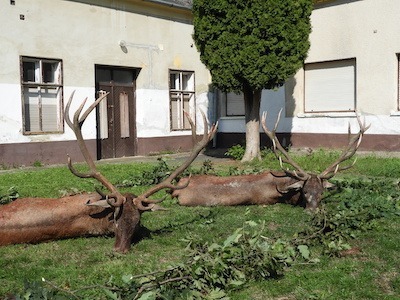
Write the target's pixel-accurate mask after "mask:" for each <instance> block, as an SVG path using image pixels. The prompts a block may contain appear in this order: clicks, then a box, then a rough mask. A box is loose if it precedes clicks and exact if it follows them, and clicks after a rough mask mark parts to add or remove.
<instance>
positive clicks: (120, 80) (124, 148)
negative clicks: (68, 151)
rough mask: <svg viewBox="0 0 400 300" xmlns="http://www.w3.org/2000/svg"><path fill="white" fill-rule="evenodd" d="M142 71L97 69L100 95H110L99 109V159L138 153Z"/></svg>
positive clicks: (103, 67) (102, 67)
mask: <svg viewBox="0 0 400 300" xmlns="http://www.w3.org/2000/svg"><path fill="white" fill-rule="evenodd" d="M139 71H140V69H134V68H121V67H112V66H96V92H97V96H101V95H102V94H104V93H107V92H108V93H109V94H108V96H107V99H105V100H104V101H102V102H101V103H100V104H99V106H98V108H97V128H98V131H97V132H98V134H97V136H98V138H97V152H98V158H99V159H103V158H115V157H123V156H133V155H135V154H136V120H135V119H136V118H135V116H136V111H135V107H136V101H135V90H136V78H137V75H138V73H139Z"/></svg>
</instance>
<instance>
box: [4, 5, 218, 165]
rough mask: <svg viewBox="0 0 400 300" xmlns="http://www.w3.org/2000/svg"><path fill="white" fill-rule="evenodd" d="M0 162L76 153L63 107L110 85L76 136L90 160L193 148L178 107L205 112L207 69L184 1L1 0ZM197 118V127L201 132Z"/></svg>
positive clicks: (75, 105) (61, 157)
mask: <svg viewBox="0 0 400 300" xmlns="http://www.w3.org/2000/svg"><path fill="white" fill-rule="evenodd" d="M1 6H2V7H1V10H0V23H1V24H2V25H3V26H2V28H7V29H4V30H2V31H1V33H0V36H1V40H0V54H1V55H0V60H1V68H0V94H1V95H2V97H1V98H0V103H1V107H2V108H1V111H0V164H4V165H30V164H32V163H34V162H37V161H38V162H41V163H45V164H47V163H60V162H65V161H66V155H67V154H69V155H71V156H72V158H73V159H74V160H78V161H81V160H82V157H81V155H80V153H79V149H78V147H77V145H76V141H75V136H74V134H73V132H72V131H71V130H70V128H69V127H68V126H66V124H65V121H64V116H63V110H64V107H65V105H66V103H67V101H68V99H69V97H70V95H71V94H72V92H73V91H75V95H74V99H73V102H72V105H71V111H75V110H76V109H77V108H78V106H79V105H80V103H81V102H82V101H83V99H85V98H88V104H89V103H91V102H93V101H94V99H95V98H96V97H98V96H100V95H102V94H103V93H106V92H108V93H109V94H108V96H107V99H106V100H105V101H103V102H102V103H101V104H100V105H99V108H98V110H97V111H96V113H92V114H91V115H89V117H88V119H87V121H86V122H85V124H84V126H83V135H84V138H85V140H86V142H87V144H88V146H89V149H90V152H91V154H92V156H93V157H94V158H95V159H96V158H97V159H102V158H113V157H121V156H131V155H141V154H149V153H153V152H162V151H180V150H183V151H184V150H187V149H189V148H190V147H191V141H192V139H191V136H190V135H191V131H190V130H189V125H188V121H187V119H186V118H185V117H184V114H183V111H184V110H186V111H188V112H190V114H191V115H192V117H193V118H194V119H196V115H197V116H198V112H199V110H200V109H201V110H203V111H204V112H205V113H208V114H209V115H210V113H209V111H208V105H209V98H210V99H212V97H210V96H209V95H208V93H209V84H210V81H211V78H210V75H209V72H208V70H207V69H206V68H205V67H204V65H203V64H202V63H201V62H200V58H199V55H198V53H197V51H196V47H195V46H194V45H193V41H192V37H191V35H192V31H193V26H192V16H191V11H190V7H191V4H190V3H188V1H184V0H180V1H179V0H175V1H143V0H125V1H124V0H119V1H106V0H101V1H90V0H82V1H63V0H38V1H28V0H15V1H2V4H1ZM201 126H202V122H199V126H198V128H197V129H198V132H199V133H201V132H202V128H201Z"/></svg>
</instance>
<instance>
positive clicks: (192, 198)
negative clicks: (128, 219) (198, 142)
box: [171, 172, 327, 208]
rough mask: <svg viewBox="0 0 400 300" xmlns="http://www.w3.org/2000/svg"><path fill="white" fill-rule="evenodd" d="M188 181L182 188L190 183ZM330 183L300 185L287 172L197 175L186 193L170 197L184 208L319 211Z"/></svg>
mask: <svg viewBox="0 0 400 300" xmlns="http://www.w3.org/2000/svg"><path fill="white" fill-rule="evenodd" d="M188 180H189V178H188V177H186V178H182V179H181V180H180V181H179V184H183V183H187V181H188ZM326 185H327V183H326V182H325V181H324V180H320V179H319V178H318V177H317V176H311V177H310V178H309V179H308V180H305V181H299V180H297V179H294V178H292V177H290V176H287V175H286V174H285V173H284V172H264V173H261V174H249V175H239V176H227V177H218V176H213V175H198V176H193V177H191V178H190V182H189V185H188V186H187V187H186V188H184V189H175V190H173V191H172V193H171V195H172V197H173V198H178V201H179V204H180V205H183V206H216V205H223V206H232V205H250V204H255V205H270V204H275V203H288V204H292V205H301V206H305V207H306V208H316V207H317V206H318V204H319V202H320V201H321V195H322V192H323V191H324V189H325V187H326Z"/></svg>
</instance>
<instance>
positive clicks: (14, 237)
mask: <svg viewBox="0 0 400 300" xmlns="http://www.w3.org/2000/svg"><path fill="white" fill-rule="evenodd" d="M105 97H106V95H104V96H102V97H100V98H98V99H97V100H96V101H95V102H94V103H93V104H92V105H90V107H88V108H87V109H86V110H85V111H84V112H83V114H82V110H83V107H84V105H85V102H86V99H85V101H83V103H82V104H81V105H80V107H79V108H78V110H77V111H76V112H75V114H74V117H73V120H72V121H71V119H70V117H69V109H70V105H71V102H72V98H73V94H72V95H71V97H70V99H69V101H68V104H67V106H66V109H65V119H66V122H67V124H68V125H69V126H70V127H71V128H72V130H73V131H74V133H75V135H76V138H77V142H78V144H79V147H80V150H81V152H82V154H83V156H84V158H85V161H86V163H87V164H88V166H89V169H90V171H89V172H88V173H80V172H78V171H77V170H76V169H75V168H74V167H73V165H72V162H71V159H70V158H68V167H69V169H70V170H71V172H72V173H73V174H74V175H76V176H78V177H80V178H94V179H96V180H97V181H99V182H100V183H101V184H102V185H103V186H104V187H105V188H106V189H107V190H108V191H109V193H108V194H107V195H103V194H102V193H91V194H78V195H74V196H67V197H62V198H56V199H49V198H21V199H17V200H15V201H13V202H11V203H9V204H6V205H2V206H0V246H2V245H9V244H18V243H38V242H42V241H48V240H57V239H62V238H71V237H82V236H96V235H107V234H115V245H114V250H115V251H117V252H121V253H126V252H128V251H129V249H130V246H131V241H132V238H133V236H134V234H135V232H136V230H137V228H138V226H139V223H140V216H141V213H142V212H145V211H149V210H153V209H154V208H155V207H156V203H158V202H161V201H162V200H153V199H150V198H149V197H150V196H152V195H154V194H155V193H156V192H158V191H161V190H163V189H181V188H183V187H186V184H178V185H173V180H174V179H175V178H176V177H177V176H178V175H179V174H181V173H182V172H183V171H184V170H185V169H186V168H187V167H188V166H189V165H190V164H191V163H192V162H193V161H194V160H195V158H196V157H197V156H198V154H199V153H200V152H201V150H202V149H203V148H204V147H205V146H206V145H207V144H208V143H209V141H210V140H211V139H212V137H213V136H214V134H215V132H216V126H212V127H211V130H210V132H208V124H207V120H206V117H205V116H204V114H203V113H202V115H203V121H204V134H203V138H202V139H201V140H200V141H198V142H197V143H196V144H195V145H194V147H193V149H192V152H191V154H190V155H189V157H188V158H187V159H186V160H185V161H184V162H183V163H182V164H181V165H180V166H179V167H177V168H176V169H175V171H174V172H172V173H171V175H170V176H169V177H168V178H167V179H165V180H164V181H162V182H161V183H159V184H157V185H155V186H153V187H151V188H149V189H148V190H147V191H145V192H143V193H142V194H141V195H139V196H136V195H133V194H122V193H120V192H119V191H118V189H117V188H116V187H115V186H114V185H113V184H112V183H111V182H110V181H109V180H107V178H106V177H105V176H103V175H102V174H101V173H100V172H99V171H98V170H97V168H96V165H95V163H94V161H93V159H92V158H91V156H90V154H89V151H88V149H87V147H86V144H85V142H84V139H83V136H82V131H81V128H82V125H83V123H84V121H85V119H86V118H87V116H88V115H89V114H90V112H91V111H93V109H94V108H95V107H96V105H98V103H99V102H100V101H101V100H102V99H104V98H105ZM186 116H187V118H188V120H189V122H190V124H191V126H192V135H193V139H195V138H196V129H195V125H194V123H193V121H192V120H191V119H190V117H189V115H188V114H186Z"/></svg>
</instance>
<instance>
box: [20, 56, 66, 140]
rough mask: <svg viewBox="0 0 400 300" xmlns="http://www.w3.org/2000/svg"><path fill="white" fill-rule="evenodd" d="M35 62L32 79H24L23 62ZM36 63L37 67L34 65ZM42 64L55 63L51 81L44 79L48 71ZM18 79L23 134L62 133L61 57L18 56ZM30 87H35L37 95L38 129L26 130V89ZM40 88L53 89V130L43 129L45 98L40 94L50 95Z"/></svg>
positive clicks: (62, 88) (62, 90)
mask: <svg viewBox="0 0 400 300" xmlns="http://www.w3.org/2000/svg"><path fill="white" fill-rule="evenodd" d="M29 62H32V63H35V69H34V75H33V77H34V78H33V81H32V80H29V79H30V78H28V80H25V79H26V76H27V73H26V71H27V70H26V69H25V63H29ZM36 64H38V67H36ZM44 64H50V65H51V64H56V68H54V70H52V71H51V72H52V79H53V80H52V81H49V80H46V76H47V79H48V78H49V77H48V75H49V74H48V73H45V71H46V70H45V69H46V68H45V67H44ZM20 81H21V105H22V127H23V128H22V132H23V134H24V135H45V134H60V133H64V116H63V107H64V105H63V94H64V93H63V92H64V87H63V62H62V60H61V59H56V58H43V57H32V56H20ZM30 89H36V90H37V94H38V97H37V98H36V99H37V105H38V111H39V112H38V116H39V122H38V127H39V130H27V127H28V125H27V121H28V118H29V117H30V115H29V116H28V112H27V111H26V107H25V105H26V104H27V102H26V96H27V95H26V91H27V90H28V91H29V90H30ZM42 89H51V90H54V91H55V93H54V94H53V95H55V99H56V101H57V102H56V105H57V112H56V113H57V115H56V116H55V117H56V122H57V127H58V128H56V129H55V130H46V129H44V126H45V125H44V121H43V120H44V118H43V106H44V104H43V102H42V100H46V98H42V95H51V94H50V93H46V92H45V93H43V91H42Z"/></svg>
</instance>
